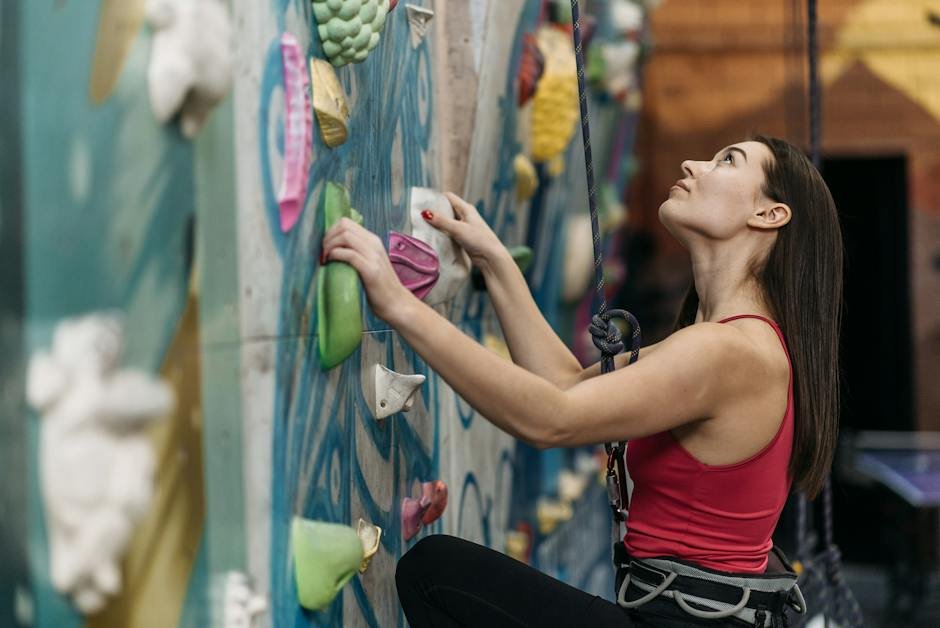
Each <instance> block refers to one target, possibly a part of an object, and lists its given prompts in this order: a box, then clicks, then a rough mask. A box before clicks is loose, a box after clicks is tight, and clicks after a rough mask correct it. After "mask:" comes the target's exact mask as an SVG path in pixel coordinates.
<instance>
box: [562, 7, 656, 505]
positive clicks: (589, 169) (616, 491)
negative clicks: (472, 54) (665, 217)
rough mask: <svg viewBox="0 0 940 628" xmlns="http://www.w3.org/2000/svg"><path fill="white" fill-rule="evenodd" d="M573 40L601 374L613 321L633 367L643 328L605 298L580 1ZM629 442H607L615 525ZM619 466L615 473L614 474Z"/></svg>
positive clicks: (616, 346) (612, 344)
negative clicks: (626, 334) (625, 333)
mask: <svg viewBox="0 0 940 628" xmlns="http://www.w3.org/2000/svg"><path fill="white" fill-rule="evenodd" d="M571 23H572V25H573V28H572V37H573V38H574V57H575V64H576V66H577V71H578V100H579V104H580V108H581V139H582V140H583V143H584V166H585V172H586V175H587V190H588V208H589V209H590V212H591V233H592V235H593V239H594V284H595V289H594V298H593V311H594V312H595V314H594V316H592V317H591V325H590V327H589V331H590V332H591V338H592V340H593V341H594V345H595V346H596V347H597V348H598V349H599V350H600V352H601V373H610V372H611V371H613V370H614V356H616V355H617V354H619V353H620V352H622V351H623V349H624V343H623V338H622V335H621V332H620V329H619V328H618V327H617V326H616V325H615V324H613V323H611V321H612V320H613V319H615V318H620V319H623V320H624V321H626V322H627V324H628V325H629V326H630V341H631V342H630V364H633V363H634V362H636V360H637V358H638V357H639V356H640V341H641V339H640V325H639V323H637V320H636V318H634V316H633V315H632V314H630V312H627V311H626V310H616V309H615V310H608V309H607V298H606V297H605V295H604V270H603V261H604V260H603V253H602V248H601V232H600V227H599V224H598V219H597V186H596V185H595V183H594V158H593V156H592V155H591V125H590V120H589V117H588V103H587V89H586V87H585V80H584V49H583V45H582V40H581V11H580V9H579V6H578V0H571ZM625 447H626V442H625V441H621V442H619V443H605V444H604V449H605V450H606V451H607V487H608V497H609V498H610V502H611V509H612V511H613V515H614V521H615V524H619V523H620V522H623V521H625V520H626V510H627V500H628V497H627V483H626V468H625V464H624V459H623V453H624V449H625ZM615 466H616V471H615Z"/></svg>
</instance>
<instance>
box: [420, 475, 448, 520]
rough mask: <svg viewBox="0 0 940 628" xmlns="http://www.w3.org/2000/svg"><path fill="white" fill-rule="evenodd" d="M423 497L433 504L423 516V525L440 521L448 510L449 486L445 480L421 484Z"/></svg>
mask: <svg viewBox="0 0 940 628" xmlns="http://www.w3.org/2000/svg"><path fill="white" fill-rule="evenodd" d="M421 497H422V499H424V498H427V500H428V501H429V502H431V505H430V507H429V508H428V509H427V510H426V511H425V512H424V515H422V516H421V523H423V524H424V525H429V524H432V523H434V522H435V521H437V520H438V519H440V517H441V515H442V514H444V509H445V508H447V484H445V483H444V481H443V480H434V481H433V482H422V483H421Z"/></svg>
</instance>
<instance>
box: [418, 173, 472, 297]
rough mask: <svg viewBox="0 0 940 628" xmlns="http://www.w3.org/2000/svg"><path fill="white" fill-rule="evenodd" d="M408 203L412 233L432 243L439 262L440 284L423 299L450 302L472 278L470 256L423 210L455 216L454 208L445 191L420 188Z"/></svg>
mask: <svg viewBox="0 0 940 628" xmlns="http://www.w3.org/2000/svg"><path fill="white" fill-rule="evenodd" d="M409 206H410V208H411V209H410V216H411V235H412V236H414V237H416V238H418V239H419V240H423V241H424V242H426V243H427V244H430V245H431V248H433V249H434V251H435V252H436V253H437V259H438V262H439V276H438V279H437V283H436V284H434V287H433V288H431V291H430V292H428V294H427V295H426V296H425V297H424V302H425V303H427V304H428V305H437V304H440V303H445V302H447V301H450V300H451V299H453V298H454V297H455V296H456V295H457V293H458V292H460V289H461V288H462V287H463V285H464V283H465V282H466V281H467V279H468V278H469V277H470V257H469V256H468V255H467V253H466V251H464V250H463V249H462V248H461V247H460V245H458V244H457V243H456V242H454V240H452V239H451V238H450V236H448V235H446V234H444V233H443V232H441V231H438V230H437V229H435V228H434V227H432V226H431V225H429V224H428V223H427V221H425V220H424V219H423V218H422V217H421V212H422V211H424V210H426V209H429V210H431V211H432V212H434V214H435V215H438V216H445V217H447V218H451V219H453V218H454V209H453V207H451V205H450V201H448V200H447V197H446V196H444V195H443V194H440V193H439V192H435V191H434V190H429V189H428V188H419V187H414V188H411V194H410V198H409Z"/></svg>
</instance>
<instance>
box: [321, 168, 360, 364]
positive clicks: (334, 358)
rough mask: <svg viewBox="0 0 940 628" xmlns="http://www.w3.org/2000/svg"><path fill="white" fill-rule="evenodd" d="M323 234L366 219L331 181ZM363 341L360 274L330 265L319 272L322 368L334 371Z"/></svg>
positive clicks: (325, 199) (326, 192)
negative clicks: (344, 222) (342, 222)
mask: <svg viewBox="0 0 940 628" xmlns="http://www.w3.org/2000/svg"><path fill="white" fill-rule="evenodd" d="M320 214H321V215H322V216H323V231H324V232H326V231H327V230H328V229H329V228H330V227H332V226H333V225H334V224H336V223H337V222H339V220H340V219H341V218H343V217H346V218H351V219H353V220H355V221H356V222H357V223H359V224H362V215H360V214H359V212H357V211H356V210H355V209H353V208H352V207H350V206H349V192H347V191H346V188H344V187H343V186H342V185H340V184H338V183H333V182H331V181H327V182H326V183H325V184H324V186H323V192H322V193H321V194H320ZM361 340H362V311H361V309H360V307H359V274H358V273H357V272H356V269H355V268H353V267H352V266H350V265H349V264H347V263H345V262H329V263H327V264H325V265H323V266H321V267H320V269H319V271H317V344H318V346H319V348H320V364H321V366H322V367H323V368H324V369H331V368H333V367H334V366H336V365H337V364H339V363H341V362H342V361H343V360H345V359H346V358H347V357H349V355H350V354H351V353H352V352H353V351H355V350H356V347H358V346H359V342H360V341H361Z"/></svg>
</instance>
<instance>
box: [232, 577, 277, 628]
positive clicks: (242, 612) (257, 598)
mask: <svg viewBox="0 0 940 628" xmlns="http://www.w3.org/2000/svg"><path fill="white" fill-rule="evenodd" d="M222 595H223V603H222V604H223V607H222V613H223V616H222V628H253V627H254V626H256V625H258V623H259V622H258V619H259V617H260V616H261V615H263V614H264V611H266V610H267V608H268V601H267V599H266V598H265V597H264V596H263V595H259V594H257V593H255V591H254V588H253V587H252V584H251V578H249V577H248V576H247V575H246V574H244V573H242V572H240V571H229V572H227V573H226V574H225V589H224V592H223V594H222Z"/></svg>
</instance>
